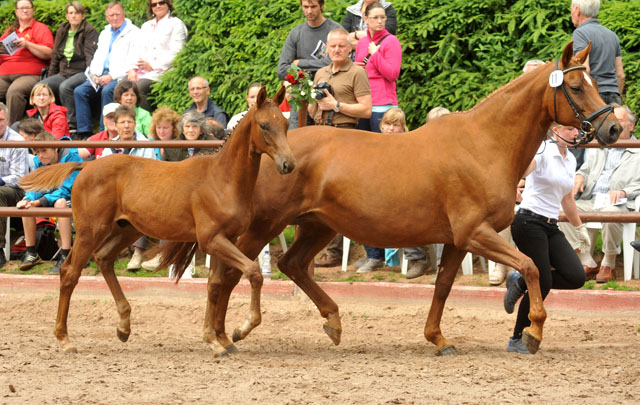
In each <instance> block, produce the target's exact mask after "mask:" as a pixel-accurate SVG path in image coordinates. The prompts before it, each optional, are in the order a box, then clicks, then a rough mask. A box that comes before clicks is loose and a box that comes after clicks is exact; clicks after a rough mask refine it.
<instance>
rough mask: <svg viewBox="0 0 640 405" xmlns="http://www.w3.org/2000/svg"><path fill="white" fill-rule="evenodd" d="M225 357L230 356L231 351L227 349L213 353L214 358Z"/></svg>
mask: <svg viewBox="0 0 640 405" xmlns="http://www.w3.org/2000/svg"><path fill="white" fill-rule="evenodd" d="M223 357H229V353H228V352H227V351H226V350H224V351H220V352H215V353H213V358H214V359H220V358H223Z"/></svg>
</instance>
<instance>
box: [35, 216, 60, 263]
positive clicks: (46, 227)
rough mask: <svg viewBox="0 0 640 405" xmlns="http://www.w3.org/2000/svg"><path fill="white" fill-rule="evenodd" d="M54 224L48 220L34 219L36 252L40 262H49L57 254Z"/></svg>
mask: <svg viewBox="0 0 640 405" xmlns="http://www.w3.org/2000/svg"><path fill="white" fill-rule="evenodd" d="M58 249H59V248H58V241H57V240H56V224H54V223H53V222H51V221H50V220H49V218H36V252H38V254H39V255H40V258H42V260H51V259H52V258H53V256H55V254H56V253H57V252H58Z"/></svg>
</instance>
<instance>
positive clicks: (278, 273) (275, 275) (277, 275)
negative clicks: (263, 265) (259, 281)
mask: <svg viewBox="0 0 640 405" xmlns="http://www.w3.org/2000/svg"><path fill="white" fill-rule="evenodd" d="M271 280H283V281H288V280H289V277H287V275H286V274H284V273H283V272H281V271H280V270H275V271H273V272H271Z"/></svg>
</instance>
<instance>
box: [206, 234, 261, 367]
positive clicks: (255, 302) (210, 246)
mask: <svg viewBox="0 0 640 405" xmlns="http://www.w3.org/2000/svg"><path fill="white" fill-rule="evenodd" d="M198 242H199V244H200V246H204V251H205V252H206V253H208V254H210V255H212V256H215V257H217V258H218V259H220V260H221V261H222V262H224V264H226V265H227V266H231V267H233V268H236V269H238V270H240V271H241V272H242V273H243V274H244V275H245V276H246V277H247V279H248V280H249V283H250V284H251V304H250V307H249V318H247V320H246V321H245V322H244V324H243V325H242V326H241V327H240V328H237V329H236V330H235V331H234V333H233V340H234V341H237V340H240V339H244V337H245V336H247V335H248V334H249V332H251V330H253V329H254V328H255V327H257V326H258V325H260V323H261V322H262V315H261V314H260V291H261V289H262V273H261V271H260V266H259V265H258V264H257V263H255V262H254V261H252V260H250V259H249V258H248V257H247V256H245V255H244V254H243V253H242V252H241V251H240V250H239V249H238V248H237V247H236V246H235V245H234V244H233V243H231V241H229V239H227V238H226V237H225V236H224V235H221V234H217V235H215V236H214V237H213V238H211V239H209V240H208V241H207V242H206V243H203V241H202V239H201V238H199V240H198ZM215 268H218V269H219V270H216V271H212V275H210V276H209V282H211V283H212V284H213V285H212V286H211V287H210V288H209V289H208V291H209V298H208V299H209V302H208V303H207V315H206V316H205V318H206V317H207V316H208V317H209V318H208V319H207V318H206V319H205V322H208V324H211V320H212V319H215V313H216V306H215V303H216V301H217V297H218V295H217V294H219V291H220V283H221V282H222V278H223V277H224V271H223V270H222V268H223V266H214V269H215ZM212 270H213V269H212ZM223 344H224V343H220V342H219V341H217V340H216V341H215V344H214V345H215V347H214V355H215V356H221V355H226V354H228V353H229V352H228V351H227V350H226V348H225V347H224V346H223Z"/></svg>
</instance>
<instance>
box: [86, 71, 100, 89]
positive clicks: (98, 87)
mask: <svg viewBox="0 0 640 405" xmlns="http://www.w3.org/2000/svg"><path fill="white" fill-rule="evenodd" d="M84 75H85V76H87V79H88V80H89V83H91V87H93V89H94V90H95V91H98V90H100V85H99V84H98V83H96V81H95V80H94V79H93V75H91V74H90V73H89V69H87V71H86V72H84Z"/></svg>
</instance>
